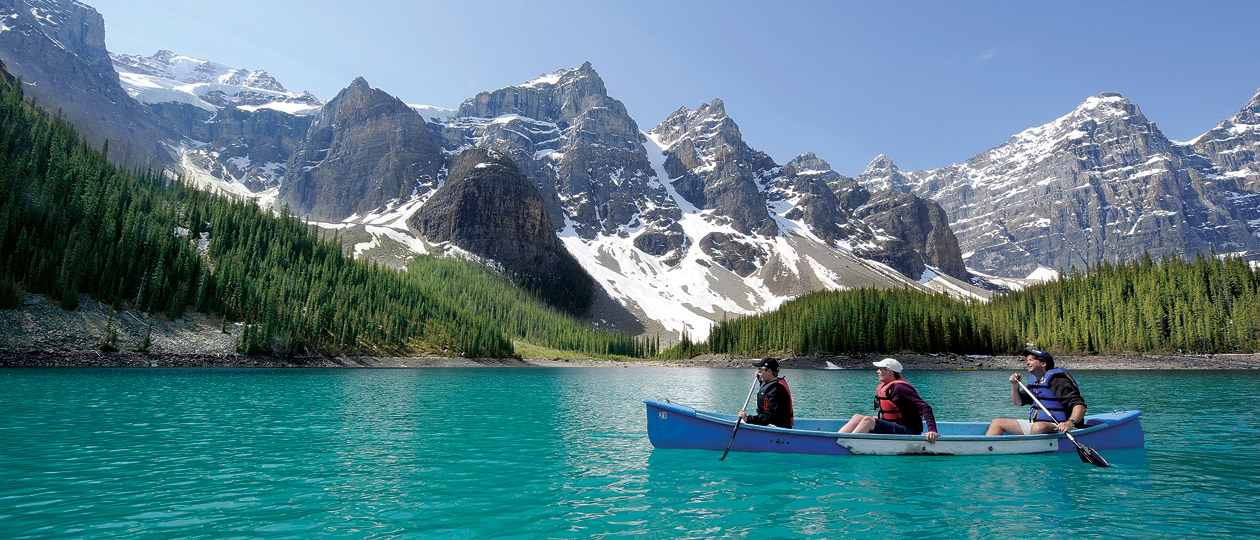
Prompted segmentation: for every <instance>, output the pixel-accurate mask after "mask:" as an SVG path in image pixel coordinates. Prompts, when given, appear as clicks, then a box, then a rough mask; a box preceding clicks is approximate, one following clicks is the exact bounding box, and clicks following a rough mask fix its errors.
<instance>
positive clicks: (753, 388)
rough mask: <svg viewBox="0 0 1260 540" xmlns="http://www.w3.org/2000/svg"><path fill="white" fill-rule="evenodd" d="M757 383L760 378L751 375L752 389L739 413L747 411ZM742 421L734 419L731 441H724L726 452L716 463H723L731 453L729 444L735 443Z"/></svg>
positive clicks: (741, 418) (741, 419)
mask: <svg viewBox="0 0 1260 540" xmlns="http://www.w3.org/2000/svg"><path fill="white" fill-rule="evenodd" d="M759 382H761V378H759V377H757V376H756V375H753V383H752V387H751V388H749V389H748V397H746V398H744V406H743V407H740V408H739V410H741V411H746V410H748V402H749V401H751V400H752V395H753V392H756V391H757V383H759ZM743 421H744V418H743V417H740V418H736V419H735V429H732V430H731V440H729V441H726V450H725V451H724V452H722V458H721V459H719V460H718V461H723V460H725V459H726V454H728V453H730V451H731V444H732V443H734V442H735V434H736V433H739V424H740V422H743Z"/></svg>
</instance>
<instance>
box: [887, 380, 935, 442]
mask: <svg viewBox="0 0 1260 540" xmlns="http://www.w3.org/2000/svg"><path fill="white" fill-rule="evenodd" d="M893 386H894V388H893V392H894V393H898V392H900V394H901V395H900V396H899V397H900V398H901V399H904V400H905V401H908V402H909V403H910V404H911V405H914V406H915V408H917V409H919V416H920V417H922V418H923V424H924V425H925V426H926V429H925V430H924V432H923V436H924V437H925V438H926V439H927V441H928V442H929V443H932V444H936V417H935V416H933V415H932V406H931V405H928V402H926V401H924V400H923V396H920V395H919V392H918V391H916V390H914V389H913V388H910V387H908V386H907V385H904V384H897V385H893Z"/></svg>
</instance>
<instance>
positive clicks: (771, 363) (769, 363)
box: [753, 357, 779, 371]
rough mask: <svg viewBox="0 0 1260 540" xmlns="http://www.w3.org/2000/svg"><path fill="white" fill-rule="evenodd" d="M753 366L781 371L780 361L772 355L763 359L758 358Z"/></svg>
mask: <svg viewBox="0 0 1260 540" xmlns="http://www.w3.org/2000/svg"><path fill="white" fill-rule="evenodd" d="M753 366H754V367H768V368H770V371H779V361H778V360H775V359H773V358H770V357H766V358H762V359H761V360H758V361H757V363H755V364H753Z"/></svg>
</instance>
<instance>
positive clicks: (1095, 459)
mask: <svg viewBox="0 0 1260 540" xmlns="http://www.w3.org/2000/svg"><path fill="white" fill-rule="evenodd" d="M1015 383H1016V384H1019V387H1020V388H1023V389H1024V393H1025V394H1028V397H1031V398H1032V400H1033V403H1036V404H1037V406H1038V407H1041V411H1042V412H1044V413H1046V416H1048V417H1050V418H1054V415H1053V414H1050V411H1049V410H1048V409H1046V406H1045V405H1042V404H1041V400H1039V399H1037V396H1034V395H1033V393H1032V392H1029V391H1028V387H1027V386H1024V383H1023V382H1021V381H1015ZM736 427H739V426H736ZM1063 434H1064V435H1067V438H1068V440H1070V441H1072V444H1075V445H1076V453H1077V454H1078V455H1080V456H1081V461H1084V462H1085V463H1089V464H1091V465H1097V466H1099V467H1110V466H1111V464H1110V463H1107V460H1105V459H1103V457H1102V454H1099V453H1098V451H1097V450H1094V449H1093V448H1090V447H1088V446H1086V445H1084V444H1082V443H1081V442H1080V441H1078V440H1076V437H1073V436H1072V434H1071V433H1068V432H1066V431H1065V432H1063Z"/></svg>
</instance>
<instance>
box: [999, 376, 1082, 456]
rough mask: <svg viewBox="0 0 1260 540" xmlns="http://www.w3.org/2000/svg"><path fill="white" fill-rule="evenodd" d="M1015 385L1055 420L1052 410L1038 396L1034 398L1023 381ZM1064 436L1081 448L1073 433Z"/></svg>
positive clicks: (1016, 382) (1065, 433) (1066, 433)
mask: <svg viewBox="0 0 1260 540" xmlns="http://www.w3.org/2000/svg"><path fill="white" fill-rule="evenodd" d="M1015 384H1018V385H1019V387H1020V388H1022V389H1023V390H1024V393H1025V394H1028V397H1030V398H1032V400H1033V403H1036V404H1037V407H1040V408H1041V411H1042V412H1044V413H1046V416H1048V417H1050V419H1052V420H1053V419H1054V415H1053V414H1050V409H1047V408H1046V406H1045V405H1042V404H1041V400H1040V399H1037V396H1034V395H1033V393H1032V392H1030V391H1028V387H1027V386H1024V383H1023V381H1015ZM1063 434H1064V435H1067V438H1068V439H1070V440H1071V441H1072V444H1075V445H1076V446H1077V447H1080V446H1081V443H1079V442H1076V437H1073V436H1072V434H1071V433H1068V432H1066V431H1064V432H1063Z"/></svg>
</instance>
